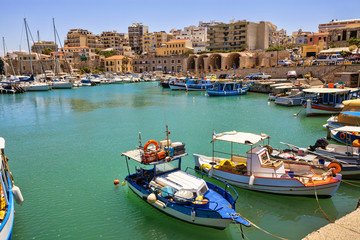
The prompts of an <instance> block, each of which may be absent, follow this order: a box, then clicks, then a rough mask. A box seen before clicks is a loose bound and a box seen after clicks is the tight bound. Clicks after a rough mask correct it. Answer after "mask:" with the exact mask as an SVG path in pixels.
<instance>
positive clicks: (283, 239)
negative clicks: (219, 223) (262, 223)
mask: <svg viewBox="0 0 360 240" xmlns="http://www.w3.org/2000/svg"><path fill="white" fill-rule="evenodd" d="M236 215H238V216H239V217H241V218H243V219H244V220H245V221H248V222H249V223H250V224H251V225H253V226H254V227H256V228H257V229H259V230H261V231H263V232H264V233H266V234H268V235H270V236H273V237H276V238H278V239H282V240H288V239H287V238H283V237H279V236H276V235H274V234H272V233H269V232H268V231H266V230H264V229H262V228H261V227H259V226H257V225H256V224H255V223H253V222H251V221H250V220H248V219H247V218H245V217H243V216H241V215H240V213H237V214H236Z"/></svg>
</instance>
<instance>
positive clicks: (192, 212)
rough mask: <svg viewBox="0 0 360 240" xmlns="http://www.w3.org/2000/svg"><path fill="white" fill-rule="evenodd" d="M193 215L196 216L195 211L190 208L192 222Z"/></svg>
mask: <svg viewBox="0 0 360 240" xmlns="http://www.w3.org/2000/svg"><path fill="white" fill-rule="evenodd" d="M195 217H196V212H195V210H192V211H191V220H192V221H193V222H195Z"/></svg>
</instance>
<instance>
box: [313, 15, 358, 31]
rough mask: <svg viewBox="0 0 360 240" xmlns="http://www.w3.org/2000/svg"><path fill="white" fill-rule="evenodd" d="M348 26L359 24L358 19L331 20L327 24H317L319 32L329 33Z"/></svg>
mask: <svg viewBox="0 0 360 240" xmlns="http://www.w3.org/2000/svg"><path fill="white" fill-rule="evenodd" d="M349 24H360V18H357V19H346V20H337V19H336V20H331V21H330V22H329V23H321V24H319V32H329V31H330V30H333V29H339V28H344V27H346V26H347V25H349Z"/></svg>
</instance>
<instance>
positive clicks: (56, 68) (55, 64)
mask: <svg viewBox="0 0 360 240" xmlns="http://www.w3.org/2000/svg"><path fill="white" fill-rule="evenodd" d="M52 20H53V27H54V38H55V59H54V71H55V75H56V72H57V73H59V68H58V67H59V64H58V59H57V51H58V48H57V45H56V29H55V19H54V18H53V19H52Z"/></svg>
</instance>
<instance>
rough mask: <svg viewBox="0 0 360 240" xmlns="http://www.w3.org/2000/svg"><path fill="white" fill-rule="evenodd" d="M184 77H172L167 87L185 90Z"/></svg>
mask: <svg viewBox="0 0 360 240" xmlns="http://www.w3.org/2000/svg"><path fill="white" fill-rule="evenodd" d="M185 82H186V78H185V77H180V78H173V79H170V80H169V87H170V89H171V90H186V85H185Z"/></svg>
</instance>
